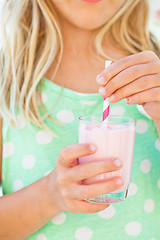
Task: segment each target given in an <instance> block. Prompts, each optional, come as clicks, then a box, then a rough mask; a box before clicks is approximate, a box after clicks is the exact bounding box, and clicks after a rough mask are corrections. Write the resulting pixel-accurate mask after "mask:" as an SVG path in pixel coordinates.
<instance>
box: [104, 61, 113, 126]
mask: <svg viewBox="0 0 160 240" xmlns="http://www.w3.org/2000/svg"><path fill="white" fill-rule="evenodd" d="M111 63H112V61H109V60H107V61H105V68H107V67H109V65H110V64H111ZM108 115H109V101H108V98H104V102H103V119H102V121H103V123H106V122H108Z"/></svg>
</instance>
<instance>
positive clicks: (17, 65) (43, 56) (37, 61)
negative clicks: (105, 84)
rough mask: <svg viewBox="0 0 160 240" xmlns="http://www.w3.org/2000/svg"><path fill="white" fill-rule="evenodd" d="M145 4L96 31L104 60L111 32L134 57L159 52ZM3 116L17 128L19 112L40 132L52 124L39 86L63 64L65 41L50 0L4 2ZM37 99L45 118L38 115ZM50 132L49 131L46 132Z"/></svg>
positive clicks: (132, 5)
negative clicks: (46, 121) (53, 69)
mask: <svg viewBox="0 0 160 240" xmlns="http://www.w3.org/2000/svg"><path fill="white" fill-rule="evenodd" d="M147 22H148V2H147V0H126V2H125V3H124V5H123V6H122V8H121V9H120V10H119V11H118V12H117V13H116V15H115V16H114V17H113V18H112V19H110V20H109V21H108V22H107V23H106V25H104V26H103V27H101V28H100V29H98V31H97V32H96V36H95V46H96V49H97V52H98V54H99V55H100V56H101V57H103V58H106V57H107V56H106V54H105V52H104V49H103V47H102V42H103V39H104V36H105V33H106V32H107V31H111V33H112V35H113V37H114V39H115V41H117V42H118V43H119V45H120V46H121V48H123V49H125V50H127V51H128V52H129V53H130V54H134V53H138V52H140V51H143V50H153V51H155V52H156V53H157V54H158V55H160V51H159V47H158V45H157V43H156V41H155V39H154V38H153V36H152V35H151V33H149V31H148V27H147ZM0 36H1V39H0V42H1V46H2V48H1V50H0V86H1V87H0V113H1V115H2V116H3V117H4V118H5V119H8V121H9V123H10V124H12V125H13V126H15V125H16V122H17V119H16V110H15V109H16V108H18V109H19V111H20V113H21V115H23V116H24V118H25V119H27V120H28V121H31V122H32V123H34V124H35V125H36V126H37V127H39V128H45V129H46V128H47V125H46V124H45V122H44V120H45V119H46V118H50V119H51V120H52V121H53V122H54V123H56V124H60V123H59V122H57V121H56V120H54V119H52V118H51V117H50V116H49V114H50V111H49V112H46V110H45V108H44V106H43V104H42V96H41V84H42V79H43V77H44V76H45V74H46V72H47V70H48V69H49V67H50V65H51V64H52V63H53V62H55V63H56V67H55V71H54V73H53V78H54V76H55V74H56V71H57V69H58V67H59V64H60V62H61V57H62V53H63V38H62V34H61V28H60V23H59V20H58V15H57V13H56V11H55V8H54V5H53V3H52V1H51V0H16V1H15V0H9V1H5V3H4V5H3V8H2V12H1V13H0ZM38 98H39V99H40V102H41V108H42V109H43V112H44V116H41V114H40V112H39V109H38ZM47 129H48V128H47Z"/></svg>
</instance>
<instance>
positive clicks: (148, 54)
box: [142, 50, 158, 59]
mask: <svg viewBox="0 0 160 240" xmlns="http://www.w3.org/2000/svg"><path fill="white" fill-rule="evenodd" d="M142 54H143V57H144V58H147V59H155V58H158V57H157V55H156V54H155V53H154V52H153V51H151V50H145V51H143V52H142Z"/></svg>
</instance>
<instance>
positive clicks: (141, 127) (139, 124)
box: [136, 119, 148, 134]
mask: <svg viewBox="0 0 160 240" xmlns="http://www.w3.org/2000/svg"><path fill="white" fill-rule="evenodd" d="M147 130H148V123H147V121H146V120H143V119H140V120H137V121H136V132H137V133H140V134H143V133H145V132H147Z"/></svg>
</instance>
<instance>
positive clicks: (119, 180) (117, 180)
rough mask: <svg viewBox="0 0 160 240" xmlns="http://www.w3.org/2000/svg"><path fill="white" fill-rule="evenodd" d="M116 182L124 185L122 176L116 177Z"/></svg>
mask: <svg viewBox="0 0 160 240" xmlns="http://www.w3.org/2000/svg"><path fill="white" fill-rule="evenodd" d="M115 183H116V185H118V186H120V185H122V184H123V180H122V178H118V179H116V181H115Z"/></svg>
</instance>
